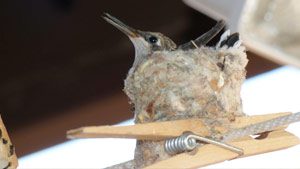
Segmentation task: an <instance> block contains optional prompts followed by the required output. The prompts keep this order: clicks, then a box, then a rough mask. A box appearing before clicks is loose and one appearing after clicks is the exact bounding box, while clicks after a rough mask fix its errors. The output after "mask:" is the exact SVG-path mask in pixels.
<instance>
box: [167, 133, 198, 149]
mask: <svg viewBox="0 0 300 169" xmlns="http://www.w3.org/2000/svg"><path fill="white" fill-rule="evenodd" d="M196 146H197V142H196V139H195V138H191V134H182V135H181V136H179V137H175V138H171V139H168V140H166V142H165V151H166V152H167V153H168V154H177V153H181V152H184V151H190V150H193V149H194V148H195V147H196Z"/></svg>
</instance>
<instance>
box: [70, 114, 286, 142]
mask: <svg viewBox="0 0 300 169" xmlns="http://www.w3.org/2000/svg"><path fill="white" fill-rule="evenodd" d="M288 114H291V113H275V114H266V115H256V116H246V117H238V118H237V119H236V120H235V121H234V122H233V123H232V124H231V125H232V128H241V127H244V126H247V125H250V124H254V123H259V122H262V121H267V120H270V119H273V118H277V117H280V116H284V115H288ZM217 130H219V131H220V132H222V133H225V132H227V130H225V129H224V128H222V127H220V128H218V129H217ZM185 131H192V132H194V133H195V134H197V135H201V136H208V135H209V132H208V130H207V129H206V127H205V125H204V123H203V122H202V121H201V120H200V119H188V120H177V121H167V122H155V123H144V124H136V125H131V126H91V127H81V128H78V129H73V130H69V131H68V132H67V137H68V138H70V139H74V138H135V139H147V140H158V139H165V138H170V137H177V136H179V135H181V134H182V133H183V132H185Z"/></svg>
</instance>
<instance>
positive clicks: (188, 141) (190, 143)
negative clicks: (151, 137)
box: [165, 133, 243, 155]
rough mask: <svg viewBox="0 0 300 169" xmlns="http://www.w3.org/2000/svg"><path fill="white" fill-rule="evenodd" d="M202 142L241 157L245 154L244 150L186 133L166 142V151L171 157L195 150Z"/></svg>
mask: <svg viewBox="0 0 300 169" xmlns="http://www.w3.org/2000/svg"><path fill="white" fill-rule="evenodd" d="M200 142H204V143H210V144H214V145H217V146H219V147H222V148H225V149H228V150H230V151H233V152H236V153H238V154H240V155H242V154H243V150H242V149H240V148H237V147H234V146H232V145H229V144H226V143H222V142H219V141H216V140H212V139H209V138H205V137H201V136H198V135H195V134H193V133H184V134H182V135H181V136H179V137H175V138H171V139H168V140H166V142H165V151H166V152H167V153H168V154H170V155H173V154H177V153H181V152H184V151H191V150H193V149H195V148H196V147H197V146H198V145H200V144H201V143H200Z"/></svg>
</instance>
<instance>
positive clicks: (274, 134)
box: [67, 113, 300, 169]
mask: <svg viewBox="0 0 300 169" xmlns="http://www.w3.org/2000/svg"><path fill="white" fill-rule="evenodd" d="M287 115H291V113H276V114H267V115H256V116H246V117H237V119H236V120H235V121H234V122H232V123H231V124H230V125H231V128H234V129H240V128H243V127H245V126H249V125H250V126H251V125H255V124H259V123H262V122H267V121H269V120H272V119H276V118H279V117H285V116H287ZM285 128H286V126H277V127H276V128H273V129H271V130H270V131H268V132H269V133H268V135H266V136H265V137H258V138H256V139H255V138H252V137H249V136H248V137H242V138H239V139H234V140H232V141H230V142H228V144H229V145H232V146H235V147H238V148H240V149H242V150H243V155H239V154H238V153H236V152H233V151H229V150H227V149H224V148H221V147H218V146H215V145H212V144H206V145H204V146H201V147H199V148H198V150H197V151H196V153H194V154H192V155H191V154H190V153H179V154H177V155H174V156H172V157H171V158H169V159H166V160H162V161H159V162H157V163H155V164H153V165H151V166H148V167H146V168H147V169H150V168H197V167H203V166H207V165H210V164H215V163H219V162H222V161H226V160H231V159H234V158H240V157H246V156H252V155H256V154H261V153H266V152H271V151H276V150H280V149H284V148H288V147H291V146H295V145H297V144H299V143H300V139H299V138H298V137H296V136H294V135H293V134H291V133H289V132H287V131H285V130H284V129H285ZM186 131H191V132H193V133H194V134H195V135H199V136H203V137H207V136H209V132H208V130H207V129H206V128H205V125H204V123H203V121H202V120H201V119H188V120H176V121H166V122H154V123H144V124H136V125H130V126H91V127H82V128H78V129H73V130H70V131H68V132H67V137H68V138H71V139H74V138H106V137H109V138H135V139H142V140H165V139H170V138H173V137H178V136H180V135H182V133H184V132H186ZM218 131H219V132H220V133H223V134H226V133H228V132H229V131H227V130H226V129H225V128H222V127H220V128H218ZM216 154H217V155H216Z"/></svg>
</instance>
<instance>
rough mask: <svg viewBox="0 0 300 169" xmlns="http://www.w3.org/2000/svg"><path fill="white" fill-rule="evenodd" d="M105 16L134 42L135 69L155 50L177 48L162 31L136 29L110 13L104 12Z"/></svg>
mask: <svg viewBox="0 0 300 169" xmlns="http://www.w3.org/2000/svg"><path fill="white" fill-rule="evenodd" d="M103 18H104V19H105V20H106V21H107V22H108V23H110V24H112V25H113V26H115V27H116V28H117V29H119V30H120V31H121V32H123V33H124V34H126V35H127V36H128V37H129V39H130V40H131V42H132V43H133V45H134V48H135V59H134V63H133V66H132V67H133V69H135V68H136V67H137V66H139V65H140V64H141V63H142V62H143V61H145V60H146V59H147V58H149V57H150V56H151V54H152V53H153V52H155V51H164V50H167V51H172V50H175V49H176V48H177V46H176V44H175V43H174V42H173V41H172V40H171V39H170V38H169V37H167V36H165V35H163V34H162V33H159V32H148V31H141V30H138V29H134V28H132V27H130V26H128V25H126V24H124V23H123V22H121V21H120V20H119V19H117V18H115V17H113V16H111V15H110V14H108V13H104V16H103Z"/></svg>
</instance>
